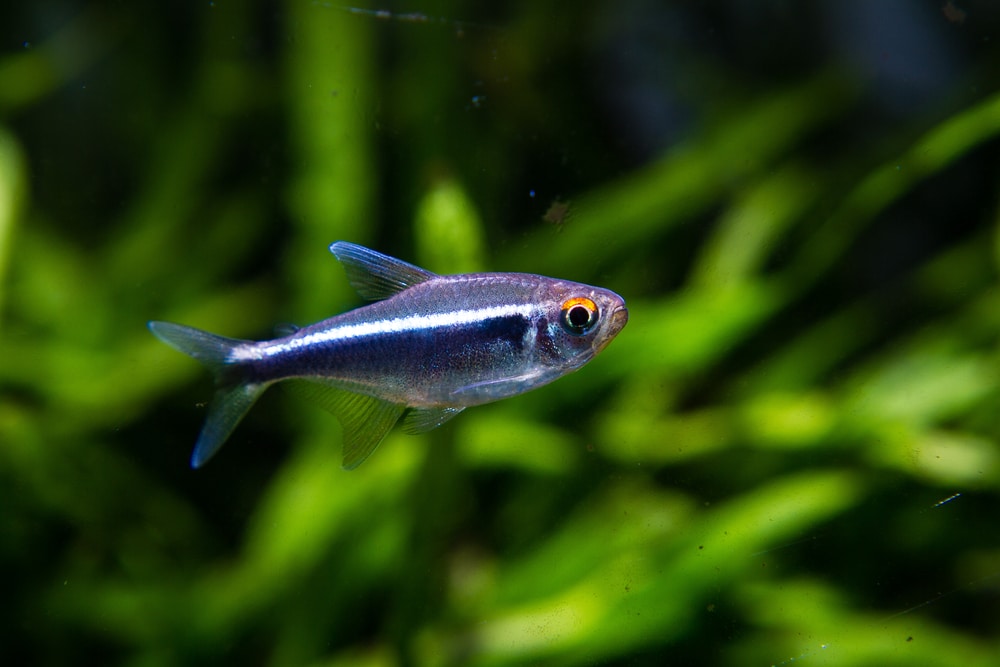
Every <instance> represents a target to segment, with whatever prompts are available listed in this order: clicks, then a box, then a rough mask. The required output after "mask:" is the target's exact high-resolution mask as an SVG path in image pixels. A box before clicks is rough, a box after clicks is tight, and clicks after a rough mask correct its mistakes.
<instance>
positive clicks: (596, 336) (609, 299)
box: [536, 281, 628, 371]
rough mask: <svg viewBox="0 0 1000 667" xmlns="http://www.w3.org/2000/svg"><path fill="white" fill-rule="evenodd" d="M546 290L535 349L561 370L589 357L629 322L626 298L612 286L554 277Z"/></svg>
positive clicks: (577, 366)
mask: <svg viewBox="0 0 1000 667" xmlns="http://www.w3.org/2000/svg"><path fill="white" fill-rule="evenodd" d="M547 292H548V294H547V295H546V297H545V298H544V299H543V300H542V301H543V303H544V304H545V306H544V308H543V310H544V314H543V321H544V326H539V327H538V336H539V340H537V341H536V349H538V350H539V352H541V353H542V354H543V355H544V356H547V357H548V358H549V361H550V363H551V364H552V365H554V366H561V367H562V368H563V369H564V371H570V370H575V369H577V368H579V367H580V366H582V365H584V364H585V363H587V362H588V361H590V360H591V359H592V358H593V357H594V355H596V354H597V353H598V352H600V351H601V350H603V349H604V348H605V347H607V346H608V344H609V343H610V342H611V341H612V340H614V338H615V336H617V335H618V333H619V332H620V331H621V330H622V329H623V328H624V327H625V324H626V323H627V322H628V309H627V308H626V307H625V299H623V298H621V297H620V296H618V295H617V294H615V293H614V292H612V291H611V290H607V289H603V288H601V287H593V286H591V285H584V284H582V283H572V282H567V281H553V283H552V284H551V285H550V286H549V288H548V290H547ZM540 324H541V323H540Z"/></svg>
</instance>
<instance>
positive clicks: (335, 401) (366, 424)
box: [282, 380, 406, 470]
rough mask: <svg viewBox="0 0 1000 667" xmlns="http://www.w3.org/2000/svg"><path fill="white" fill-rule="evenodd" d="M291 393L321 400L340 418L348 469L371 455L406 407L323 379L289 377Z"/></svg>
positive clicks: (287, 383)
mask: <svg viewBox="0 0 1000 667" xmlns="http://www.w3.org/2000/svg"><path fill="white" fill-rule="evenodd" d="M282 386H284V387H286V388H287V389H288V390H289V391H291V392H292V393H294V394H296V395H298V396H301V397H303V398H306V399H309V400H311V401H313V402H315V403H318V404H319V405H320V406H321V407H323V408H324V409H326V410H329V411H330V412H331V413H333V415H334V416H335V417H336V418H337V420H338V421H340V425H341V427H342V428H343V430H344V461H343V467H344V469H345V470H353V469H355V468H357V467H358V466H359V465H361V464H362V463H363V462H364V460H365V459H367V458H368V457H369V456H371V453H372V452H374V451H375V448H376V447H378V445H379V443H380V442H382V440H383V439H384V438H385V436H386V435H387V434H388V433H389V431H390V430H392V427H393V425H394V424H395V423H396V422H397V421H399V418H400V416H401V415H402V414H403V411H404V410H405V409H406V406H404V405H398V404H396V403H390V402H389V401H384V400H382V399H380V398H375V397H373V396H365V395H364V394H355V393H352V392H349V391H344V390H343V389H340V388H338V387H333V386H331V385H328V384H323V383H320V382H310V381H308V380H289V381H287V382H284V383H282Z"/></svg>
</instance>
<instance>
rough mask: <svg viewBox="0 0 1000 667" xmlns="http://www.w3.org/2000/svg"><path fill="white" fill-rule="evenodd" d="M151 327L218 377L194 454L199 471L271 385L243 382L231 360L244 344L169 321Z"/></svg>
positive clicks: (162, 337) (192, 457) (193, 459)
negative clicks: (235, 351)
mask: <svg viewBox="0 0 1000 667" xmlns="http://www.w3.org/2000/svg"><path fill="white" fill-rule="evenodd" d="M148 326H149V330H150V331H152V332H153V335H154V336H156V337H157V338H159V339H160V340H162V341H163V342H164V343H166V344H167V345H169V346H170V347H172V348H174V349H175V350H178V351H180V352H183V353H184V354H186V355H189V356H191V357H194V358H195V359H197V360H198V361H200V362H202V363H203V364H205V366H206V367H207V368H208V369H209V370H210V371H211V372H212V374H213V375H214V376H215V384H216V390H215V396H213V397H212V402H211V403H210V404H209V406H208V418H207V419H206V420H205V425H204V426H203V427H202V429H201V435H199V436H198V442H197V443H195V446H194V452H193V453H192V454H191V467H192V468H200V467H201V466H202V465H204V464H205V462H206V461H208V460H209V459H210V458H212V456H214V455H215V453H216V452H217V451H219V448H220V447H222V444H223V443H224V442H225V441H226V439H227V438H228V437H229V435H230V434H231V433H232V432H233V429H235V428H236V425H237V424H239V423H240V420H241V419H243V416H244V415H245V414H246V413H247V411H249V410H250V407H251V406H252V405H253V404H254V402H255V401H256V400H257V399H258V398H259V397H260V395H261V394H263V393H264V390H265V389H267V386H268V383H247V382H242V381H240V379H239V374H238V371H237V368H238V367H237V366H235V365H234V362H233V361H231V355H232V352H233V350H235V349H236V348H237V347H239V346H240V345H243V344H244V342H245V341H241V340H235V339H233V338H225V337H224V336H216V335H215V334H210V333H208V332H207V331H201V330H199V329H195V328H193V327H186V326H183V325H180V324H172V323H170V322H150V323H149V325H148ZM237 363H238V362H237Z"/></svg>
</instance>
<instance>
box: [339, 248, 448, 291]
mask: <svg viewBox="0 0 1000 667" xmlns="http://www.w3.org/2000/svg"><path fill="white" fill-rule="evenodd" d="M330 252H332V253H333V255H334V257H336V258H337V259H338V260H340V263H341V264H343V265H344V270H345V271H347V280H348V281H350V283H351V286H352V287H354V289H356V290H357V291H358V294H360V295H361V296H363V297H364V298H366V299H368V300H369V301H381V300H382V299H388V298H389V297H390V296H392V295H393V294H398V293H399V292H402V291H403V290H405V289H406V288H407V287H412V286H413V285H416V284H419V283H422V282H425V281H427V280H430V279H431V278H434V277H436V276H437V274H435V273H431V272H430V271H427V270H425V269H421V268H420V267H419V266H414V265H412V264H408V263H406V262H404V261H403V260H401V259H396V258H395V257H390V256H389V255H383V254H382V253H380V252H375V251H374V250H371V249H369V248H366V247H364V246H360V245H357V244H356V243H348V242H347V241H336V242H335V243H332V244H331V245H330Z"/></svg>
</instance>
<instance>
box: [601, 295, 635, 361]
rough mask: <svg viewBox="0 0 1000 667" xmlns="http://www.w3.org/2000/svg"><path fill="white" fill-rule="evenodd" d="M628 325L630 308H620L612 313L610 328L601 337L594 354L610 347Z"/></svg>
mask: <svg viewBox="0 0 1000 667" xmlns="http://www.w3.org/2000/svg"><path fill="white" fill-rule="evenodd" d="M626 324H628V308H626V307H625V306H618V307H617V308H615V309H614V310H613V311H612V312H611V321H610V322H608V328H607V330H606V331H605V332H604V335H603V336H601V339H600V341H599V342H598V343H597V345H595V346H594V354H597V353H598V352H600V351H601V350H603V349H604V348H606V347H607V346H608V343H610V342H611V341H612V340H614V338H615V336H617V335H618V333H619V332H620V331H621V330H622V329H624V328H625V325H626Z"/></svg>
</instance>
